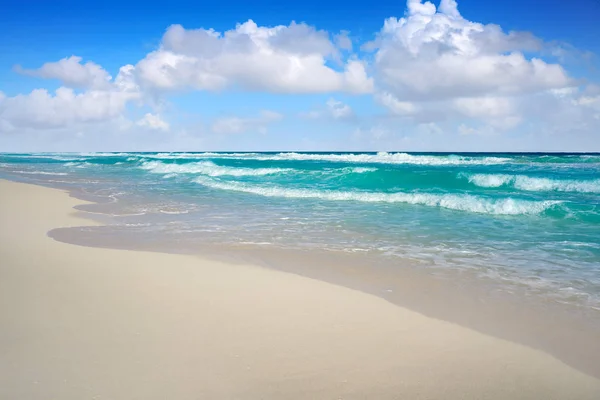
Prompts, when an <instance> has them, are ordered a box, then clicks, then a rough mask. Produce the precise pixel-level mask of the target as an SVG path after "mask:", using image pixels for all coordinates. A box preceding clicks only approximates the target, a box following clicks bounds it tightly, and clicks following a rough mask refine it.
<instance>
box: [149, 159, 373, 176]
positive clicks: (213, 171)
mask: <svg viewBox="0 0 600 400" xmlns="http://www.w3.org/2000/svg"><path fill="white" fill-rule="evenodd" d="M140 168H141V169H145V170H147V171H149V172H151V173H156V174H167V175H166V176H165V177H169V178H171V177H174V176H176V174H201V175H207V176H263V175H273V174H284V173H303V174H311V173H315V172H316V173H320V174H323V173H325V174H335V173H338V174H341V175H344V174H349V173H355V174H363V173H367V172H373V171H377V168H367V167H347V168H332V169H325V170H318V171H310V170H297V169H293V168H244V167H226V166H222V165H217V164H215V163H213V162H212V161H199V162H192V163H188V164H165V163H163V162H161V161H145V162H143V163H142V164H141V165H140Z"/></svg>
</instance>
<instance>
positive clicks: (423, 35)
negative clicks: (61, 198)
mask: <svg viewBox="0 0 600 400" xmlns="http://www.w3.org/2000/svg"><path fill="white" fill-rule="evenodd" d="M392 17H395V18H393V19H390V18H392ZM599 17H600V1H597V0H575V1H572V2H564V1H555V0H552V1H546V2H543V3H542V2H539V1H533V0H521V1H515V0H508V1H503V2H483V1H475V0H462V1H458V5H457V4H456V2H454V1H453V0H443V1H441V3H440V2H439V1H437V2H433V3H428V2H420V1H418V0H409V1H408V2H403V1H393V2H392V1H383V2H377V3H376V5H365V4H348V3H347V2H341V1H329V2H316V1H314V2H313V1H305V2H301V3H285V2H275V1H259V2H228V3H227V6H226V7H225V6H218V5H215V4H207V3H204V2H191V1H190V2H172V3H170V4H168V7H167V6H165V4H164V3H152V2H136V1H132V2H127V3H126V4H124V3H123V2H116V1H104V2H72V1H58V2H52V4H50V2H41V1H40V2H36V1H29V2H12V3H9V4H6V5H4V6H3V13H2V14H0V24H1V25H2V27H3V29H2V30H1V31H0V54H3V56H2V57H1V58H0V93H1V94H0V151H2V150H6V151H30V150H31V151H93V150H99V151H106V150H382V151H395V150H398V151H410V150H415V151H419V150H431V151H592V150H594V151H600V86H599V84H600V72H599V70H598V67H599V65H600V64H599V63H598V58H597V57H598V54H600V44H599V43H598V41H597V38H598V37H600V31H599V30H600V29H599V28H598V27H597V21H598V18H599ZM248 20H252V21H253V22H254V23H247V21H248ZM292 21H295V24H294V23H292ZM386 21H387V22H386ZM209 30H212V31H209ZM211 32H212V33H211ZM214 32H220V33H221V35H220V36H219V35H217V34H216V33H214ZM225 32H227V33H226V34H225Z"/></svg>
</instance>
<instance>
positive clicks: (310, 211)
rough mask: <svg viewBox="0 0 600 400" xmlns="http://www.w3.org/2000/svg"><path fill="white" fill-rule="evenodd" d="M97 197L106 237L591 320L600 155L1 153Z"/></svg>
mask: <svg viewBox="0 0 600 400" xmlns="http://www.w3.org/2000/svg"><path fill="white" fill-rule="evenodd" d="M0 178H6V179H10V180H15V181H21V182H29V183H36V184H42V185H46V186H52V187H58V188H63V189H69V190H71V191H72V192H73V193H74V194H75V195H79V196H82V197H83V198H88V199H90V200H95V201H98V202H99V203H100V204H99V205H98V206H96V207H95V208H94V212H95V213H98V214H100V215H103V216H105V218H106V220H105V222H107V223H108V224H109V227H108V228H107V229H109V230H108V231H105V232H104V234H105V235H106V234H122V233H126V234H127V235H125V237H133V238H138V239H140V240H142V239H143V240H146V241H149V242H152V241H154V242H155V243H159V242H163V241H166V242H169V243H173V244H174V245H177V246H178V247H179V248H183V249H187V250H190V251H193V250H194V249H195V248H198V247H199V246H200V245H203V246H204V245H207V244H208V245H210V244H211V243H212V244H217V243H218V244H224V245H237V246H239V245H245V246H256V247H262V248H281V249H292V250H306V249H309V250H310V249H315V250H316V249H318V250H322V251H331V252H343V253H359V254H363V255H368V256H372V257H377V258H378V259H385V260H386V261H387V262H389V263H392V264H393V263H397V265H398V266H399V268H400V266H401V265H403V262H404V261H407V260H409V261H410V262H411V265H416V266H417V267H418V268H431V269H435V270H440V271H443V270H449V271H450V270H452V271H463V270H464V271H467V270H468V271H469V272H470V273H472V274H475V275H477V276H481V277H482V278H485V279H487V280H493V281H495V282H497V283H498V285H500V286H501V287H505V288H506V290H507V291H508V292H510V291H511V290H513V289H514V288H515V287H518V288H520V290H526V291H528V292H531V293H532V294H535V295H539V296H544V297H545V298H548V299H551V300H553V301H557V302H564V303H569V304H575V305H577V306H580V307H586V308H588V307H589V308H595V309H599V310H600V154H531V153H527V154H515V153H510V154H499V153H493V154H492V153H465V154H456V153H455V154H443V153H291V152H287V153H89V154H88V153H81V154H75V153H36V154H0Z"/></svg>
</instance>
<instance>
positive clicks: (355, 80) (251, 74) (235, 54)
mask: <svg viewBox="0 0 600 400" xmlns="http://www.w3.org/2000/svg"><path fill="white" fill-rule="evenodd" d="M341 40H342V44H343V45H347V43H346V42H345V41H344V39H341ZM337 51H338V50H337V48H336V46H335V45H334V44H333V42H332V41H331V40H330V38H329V34H328V33H327V32H325V31H319V30H316V29H315V28H313V27H311V26H308V25H306V24H296V23H291V24H290V25H288V26H283V25H280V26H276V27H261V26H258V25H256V23H254V22H253V21H252V20H249V21H247V22H245V23H243V24H238V25H237V26H236V28H235V29H232V30H229V31H226V32H224V33H219V32H216V31H214V30H212V29H189V30H188V29H185V28H183V27H182V26H181V25H173V26H171V27H169V29H168V30H167V32H166V33H165V34H164V36H163V39H162V44H161V47H160V48H159V49H158V50H156V51H154V52H152V53H150V54H148V55H147V56H146V57H145V58H144V59H143V60H141V61H140V62H139V63H138V64H137V65H136V73H137V76H138V78H139V80H140V83H141V84H142V85H143V86H144V87H146V88H148V89H150V90H162V91H168V90H185V89H196V90H221V89H225V88H229V87H240V88H243V89H245V90H253V91H268V92H276V93H323V92H335V91H346V92H351V93H368V92H370V91H372V89H373V81H372V79H371V78H370V77H368V76H367V72H366V69H365V65H364V64H363V62H361V61H359V60H355V59H353V60H349V61H348V62H347V63H346V64H345V65H344V66H343V68H342V70H339V71H338V70H335V69H333V68H331V67H330V66H328V65H327V60H328V59H330V58H332V57H336V56H337Z"/></svg>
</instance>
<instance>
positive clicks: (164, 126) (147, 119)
mask: <svg viewBox="0 0 600 400" xmlns="http://www.w3.org/2000/svg"><path fill="white" fill-rule="evenodd" d="M136 124H137V125H138V126H144V127H148V128H150V129H157V130H162V131H168V130H169V124H168V123H167V122H166V121H164V120H162V119H161V118H160V116H158V115H156V114H152V113H147V114H146V115H144V117H143V118H141V119H139V120H138V121H137V122H136Z"/></svg>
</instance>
